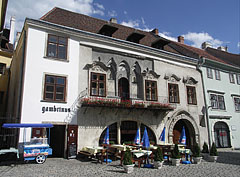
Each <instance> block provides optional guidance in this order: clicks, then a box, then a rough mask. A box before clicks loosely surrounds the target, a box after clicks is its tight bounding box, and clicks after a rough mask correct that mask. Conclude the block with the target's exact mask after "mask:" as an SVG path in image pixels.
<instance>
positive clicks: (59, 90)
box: [44, 75, 66, 101]
mask: <svg viewBox="0 0 240 177" xmlns="http://www.w3.org/2000/svg"><path fill="white" fill-rule="evenodd" d="M65 96H66V77H60V76H52V75H46V76H45V87H44V100H47V101H65Z"/></svg>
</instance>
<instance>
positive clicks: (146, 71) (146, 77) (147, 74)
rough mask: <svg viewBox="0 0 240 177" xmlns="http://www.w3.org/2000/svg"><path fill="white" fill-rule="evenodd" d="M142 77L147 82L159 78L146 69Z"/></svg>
mask: <svg viewBox="0 0 240 177" xmlns="http://www.w3.org/2000/svg"><path fill="white" fill-rule="evenodd" d="M142 75H143V76H144V77H145V79H149V80H153V79H158V78H159V77H160V75H158V74H157V73H156V72H154V71H152V70H149V69H148V68H147V69H146V70H144V71H143V72H142Z"/></svg>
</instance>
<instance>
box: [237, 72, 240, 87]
mask: <svg viewBox="0 0 240 177" xmlns="http://www.w3.org/2000/svg"><path fill="white" fill-rule="evenodd" d="M236 77H237V84H238V85H240V74H237V75H236Z"/></svg>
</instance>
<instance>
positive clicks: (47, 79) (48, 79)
mask: <svg viewBox="0 0 240 177" xmlns="http://www.w3.org/2000/svg"><path fill="white" fill-rule="evenodd" d="M46 83H51V84H54V77H52V76H47V77H46Z"/></svg>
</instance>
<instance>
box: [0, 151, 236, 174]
mask: <svg viewBox="0 0 240 177" xmlns="http://www.w3.org/2000/svg"><path fill="white" fill-rule="evenodd" d="M119 164H120V161H119V160H118V161H113V162H112V163H110V164H100V163H97V162H96V161H95V160H92V161H80V160H76V159H71V160H67V159H61V158H48V159H47V160H46V162H45V163H44V164H36V163H34V162H30V163H16V164H15V165H11V164H9V165H1V164H0V176H3V177H5V176H26V177H28V176H29V177H30V176H31V177H32V176H66V177H69V176H88V177H99V176H100V177H101V176H103V177H105V176H113V177H118V176H131V177H132V176H133V177H135V176H136V177H138V176H148V177H149V176H154V177H155V176H162V177H170V176H171V177H173V176H178V177H179V176H196V177H198V176H199V177H200V176H201V177H202V176H204V177H207V176H211V177H215V176H216V177H217V176H221V177H225V176H226V177H229V176H231V177H235V176H236V177H237V176H240V151H237V150H221V151H220V152H219V158H218V161H217V162H216V163H213V162H206V161H202V163H201V164H188V165H184V164H181V165H180V166H178V167H176V166H171V165H168V164H165V165H164V166H163V168H162V169H147V168H137V167H135V168H134V172H133V173H131V174H130V175H129V174H126V173H124V172H123V167H122V166H120V165H119Z"/></svg>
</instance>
